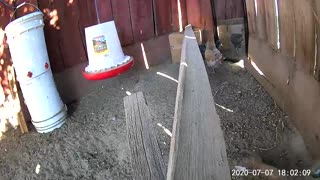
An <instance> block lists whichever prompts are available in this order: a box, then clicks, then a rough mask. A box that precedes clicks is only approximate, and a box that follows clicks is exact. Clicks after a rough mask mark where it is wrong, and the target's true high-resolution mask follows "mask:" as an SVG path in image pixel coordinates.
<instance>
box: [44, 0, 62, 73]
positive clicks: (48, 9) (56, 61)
mask: <svg viewBox="0 0 320 180" xmlns="http://www.w3.org/2000/svg"><path fill="white" fill-rule="evenodd" d="M39 8H40V9H41V11H42V12H43V14H44V23H45V26H44V35H45V39H46V45H47V51H48V55H49V60H50V64H51V68H52V70H53V71H54V72H60V71H63V70H64V63H63V61H64V59H63V55H62V54H61V51H60V49H61V44H60V37H59V36H60V35H59V34H60V33H59V26H57V24H56V21H55V18H56V17H55V16H54V15H53V14H54V13H55V12H57V10H56V9H55V8H54V6H53V3H51V1H50V0H42V1H40V2H39ZM50 22H52V24H50Z"/></svg>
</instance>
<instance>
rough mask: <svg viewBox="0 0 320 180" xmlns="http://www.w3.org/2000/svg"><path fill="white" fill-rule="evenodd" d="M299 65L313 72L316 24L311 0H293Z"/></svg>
mask: <svg viewBox="0 0 320 180" xmlns="http://www.w3.org/2000/svg"><path fill="white" fill-rule="evenodd" d="M292 2H293V4H294V8H293V9H294V12H295V22H296V25H295V26H296V27H295V34H296V35H295V37H296V50H295V52H296V61H297V67H298V68H302V69H303V70H305V72H309V73H313V65H314V55H315V30H314V29H315V25H314V17H313V16H314V15H313V7H312V4H311V1H309V0H308V1H301V0H293V1H292Z"/></svg>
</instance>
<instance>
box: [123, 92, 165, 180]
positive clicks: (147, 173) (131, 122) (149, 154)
mask: <svg viewBox="0 0 320 180" xmlns="http://www.w3.org/2000/svg"><path fill="white" fill-rule="evenodd" d="M124 108H125V113H126V122H127V134H128V141H129V147H130V152H131V163H132V168H133V178H134V179H136V180H164V179H165V171H166V169H165V166H164V162H163V159H162V156H161V152H160V149H159V145H158V142H157V139H156V136H155V133H154V131H153V127H152V122H151V116H150V112H149V109H148V106H147V104H146V101H145V98H144V96H143V93H142V92H138V93H134V94H132V95H130V96H126V97H125V98H124Z"/></svg>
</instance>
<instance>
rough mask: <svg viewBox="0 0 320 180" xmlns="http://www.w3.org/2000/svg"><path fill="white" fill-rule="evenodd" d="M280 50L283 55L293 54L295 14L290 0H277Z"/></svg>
mask: <svg viewBox="0 0 320 180" xmlns="http://www.w3.org/2000/svg"><path fill="white" fill-rule="evenodd" d="M278 7H279V26H280V51H281V53H282V54H283V55H286V56H290V57H294V56H295V52H294V51H295V50H294V46H295V30H294V29H295V17H294V16H295V14H294V9H293V8H294V6H293V3H292V0H278Z"/></svg>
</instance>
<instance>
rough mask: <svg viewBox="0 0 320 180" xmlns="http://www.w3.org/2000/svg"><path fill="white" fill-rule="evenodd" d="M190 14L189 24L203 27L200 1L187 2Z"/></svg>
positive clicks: (191, 0) (188, 0)
mask: <svg viewBox="0 0 320 180" xmlns="http://www.w3.org/2000/svg"><path fill="white" fill-rule="evenodd" d="M186 1H187V12H188V24H192V26H195V27H199V28H200V27H201V5H200V1H199V0H186Z"/></svg>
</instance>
